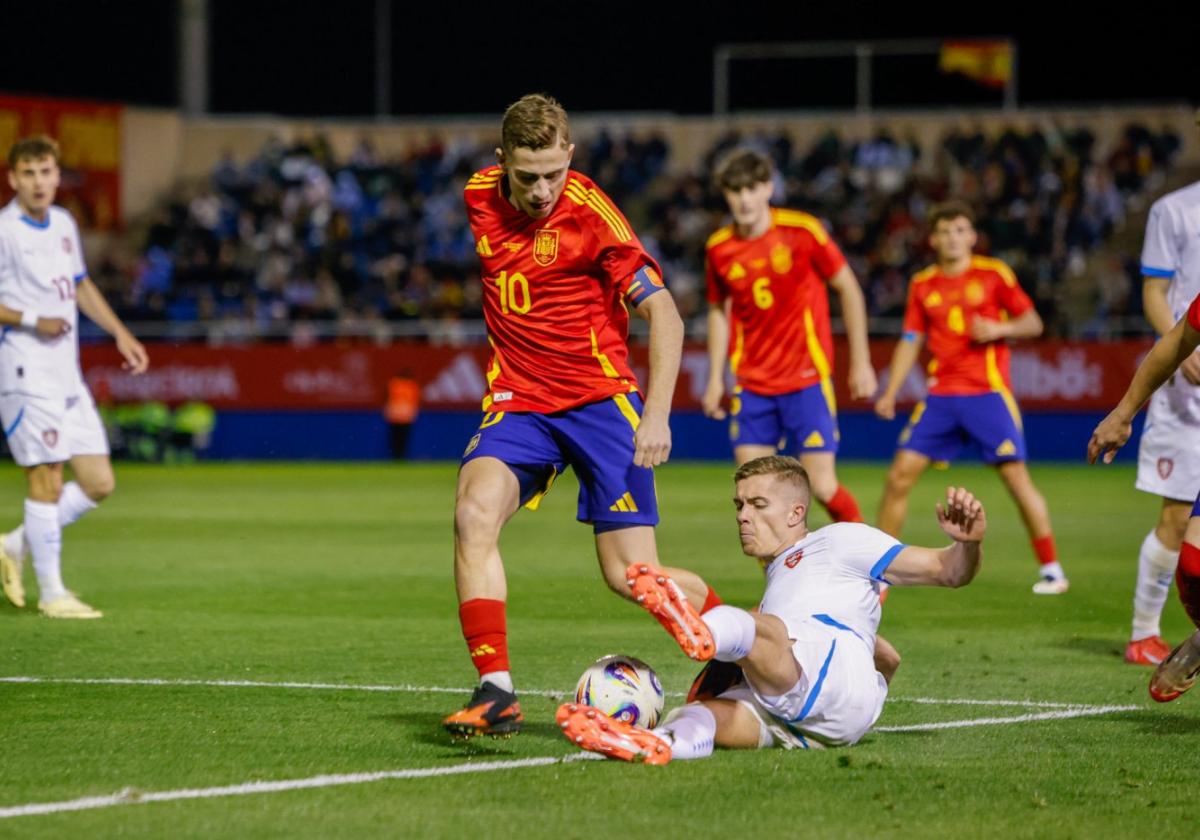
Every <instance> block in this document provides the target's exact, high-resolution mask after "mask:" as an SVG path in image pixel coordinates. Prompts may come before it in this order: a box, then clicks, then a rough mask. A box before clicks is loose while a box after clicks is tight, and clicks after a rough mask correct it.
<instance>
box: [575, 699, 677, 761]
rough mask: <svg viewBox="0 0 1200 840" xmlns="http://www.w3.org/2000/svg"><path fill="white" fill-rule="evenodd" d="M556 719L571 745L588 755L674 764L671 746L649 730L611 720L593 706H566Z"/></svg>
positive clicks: (577, 704)
mask: <svg viewBox="0 0 1200 840" xmlns="http://www.w3.org/2000/svg"><path fill="white" fill-rule="evenodd" d="M554 719H555V720H557V721H558V725H559V727H560V728H561V729H562V732H563V735H564V736H566V738H567V740H568V741H570V742H571V743H572V744H575V745H576V746H577V747H579V748H580V749H584V750H587V751H588V752H594V753H600V754H601V755H604V756H607V757H608V758H616V759H619V760H621V761H640V762H642V763H643V764H666V763H667V762H668V761H670V760H671V746H670V745H669V744H668V743H667V742H666V741H664V740H663V739H662V738H660V737H658V736H657V735H655V734H654V733H653V732H651V731H650V730H649V729H642V728H641V727H640V726H634V725H632V724H629V723H625V722H623V721H619V720H616V719H614V718H610V717H608V716H607V715H606V714H604V712H602V711H600V710H599V709H594V708H592V707H591V706H584V705H582V704H579V703H565V704H563V705H562V706H559V707H558V712H557V713H556V714H555V716H554Z"/></svg>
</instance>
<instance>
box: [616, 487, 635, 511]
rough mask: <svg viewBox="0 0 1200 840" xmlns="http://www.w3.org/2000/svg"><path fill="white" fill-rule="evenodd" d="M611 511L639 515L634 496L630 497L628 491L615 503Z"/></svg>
mask: <svg viewBox="0 0 1200 840" xmlns="http://www.w3.org/2000/svg"><path fill="white" fill-rule="evenodd" d="M609 510H611V511H617V512H620V513H637V512H638V508H637V505H636V504H634V501H633V496H631V495H629V491H628V490H627V491H625V495H623V496H622V497H621V498H619V499H617V500H616V501H615V502H613V504H612V507H610V508H609Z"/></svg>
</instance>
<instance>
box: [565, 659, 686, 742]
mask: <svg viewBox="0 0 1200 840" xmlns="http://www.w3.org/2000/svg"><path fill="white" fill-rule="evenodd" d="M664 701H665V698H664V696H663V689H662V683H660V682H659V681H658V674H656V673H654V669H653V668H651V667H650V666H649V665H647V664H646V663H645V662H643V661H642V660H640V659H636V658H634V657H632V656H623V655H620V654H610V655H608V656H604V657H601V658H600V659H597V660H596V661H595V662H594V663H592V665H591V666H590V667H589V668H588V669H587V670H586V671H584V672H583V676H581V677H580V678H579V684H578V685H577V686H576V687H575V702H576V703H582V704H584V705H587V706H594V707H595V708H597V709H599V710H600V711H602V712H604V714H606V715H608V716H609V717H611V718H616V719H617V720H622V721H624V722H625V723H631V724H633V725H635V726H641V727H644V728H646V729H652V728H653V727H654V726H656V725H657V724H658V719H659V716H660V715H662V711H663V703H664Z"/></svg>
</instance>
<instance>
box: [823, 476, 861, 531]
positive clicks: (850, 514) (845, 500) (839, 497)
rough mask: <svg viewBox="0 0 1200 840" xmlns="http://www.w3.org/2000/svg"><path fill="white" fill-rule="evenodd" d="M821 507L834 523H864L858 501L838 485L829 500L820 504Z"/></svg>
mask: <svg viewBox="0 0 1200 840" xmlns="http://www.w3.org/2000/svg"><path fill="white" fill-rule="evenodd" d="M818 501H819V500H818ZM821 505H822V506H823V507H824V508H825V510H826V511H828V513H829V516H830V518H832V519H833V521H834V522H865V521H866V520H865V519H863V515H862V511H861V510H860V509H859V507H858V500H857V499H855V498H854V496H853V494H851V492H850V491H849V490H847V489H846V488H845V487H843V486H842V485H840V484H839V485H838V489H837V491H836V492H835V493H834V494H833V495H832V496H830V497H829V500H828V501H825V502H821Z"/></svg>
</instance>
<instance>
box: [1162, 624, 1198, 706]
mask: <svg viewBox="0 0 1200 840" xmlns="http://www.w3.org/2000/svg"><path fill="white" fill-rule="evenodd" d="M1197 675H1200V630H1197V631H1196V632H1195V633H1193V634H1192V635H1191V636H1189V637H1188V638H1186V639H1184V641H1183V642H1182V643H1181V644H1180V645H1179V646H1178V647H1176V648H1175V650H1173V651H1171V655H1170V656H1168V657H1167V658H1166V659H1165V660H1163V663H1162V664H1161V665H1159V666H1158V668H1157V669H1155V671H1154V676H1153V677H1151V678H1150V696H1151V697H1153V698H1154V699H1155V700H1157V701H1158V702H1159V703H1169V702H1170V701H1172V700H1174V699H1175V698H1176V697H1178V696H1179V695H1181V694H1183V693H1184V692H1185V691H1187V690H1188V689H1190V688H1191V687H1192V686H1193V685H1195V684H1196V677H1197Z"/></svg>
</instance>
